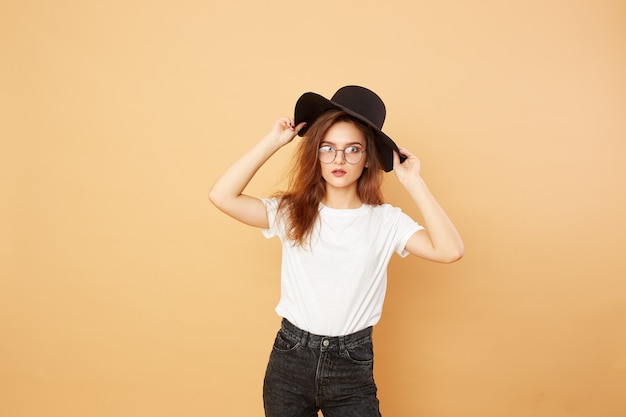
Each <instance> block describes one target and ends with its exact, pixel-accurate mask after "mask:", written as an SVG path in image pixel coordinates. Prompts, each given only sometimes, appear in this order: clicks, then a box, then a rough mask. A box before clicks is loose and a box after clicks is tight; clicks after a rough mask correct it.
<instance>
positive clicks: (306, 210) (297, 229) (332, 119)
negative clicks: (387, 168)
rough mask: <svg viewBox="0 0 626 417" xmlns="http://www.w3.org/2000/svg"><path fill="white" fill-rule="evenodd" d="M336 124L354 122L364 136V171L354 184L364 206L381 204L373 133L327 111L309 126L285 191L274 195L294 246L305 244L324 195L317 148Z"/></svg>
mask: <svg viewBox="0 0 626 417" xmlns="http://www.w3.org/2000/svg"><path fill="white" fill-rule="evenodd" d="M337 122H349V123H353V124H354V125H355V126H356V127H357V128H358V129H359V130H360V131H361V132H363V135H364V136H365V141H366V152H365V157H366V158H367V163H366V166H367V168H364V169H363V173H362V174H361V176H360V177H359V179H358V182H357V195H358V197H359V198H360V199H361V202H362V203H363V204H371V205H379V204H382V203H383V195H382V191H381V184H382V180H383V171H382V165H381V162H380V157H379V155H378V148H377V147H376V136H375V134H374V132H373V131H372V129H371V128H370V127H369V126H367V125H365V124H364V123H362V122H360V121H359V120H358V119H355V118H353V117H351V116H350V115H348V114H347V113H345V112H343V111H341V110H330V111H328V112H326V113H324V114H323V115H321V116H320V117H319V118H318V119H317V120H316V121H315V122H314V123H313V124H312V125H311V126H310V127H309V130H308V131H307V134H306V136H305V137H304V138H303V139H302V141H301V142H300V144H299V146H298V149H297V150H296V153H295V156H294V163H293V165H292V168H291V172H290V175H289V186H288V189H287V191H285V192H282V193H279V194H278V195H277V196H279V197H282V198H281V201H280V204H279V206H278V210H279V211H284V213H285V220H286V230H287V237H288V238H289V239H291V240H292V241H293V242H295V243H296V244H297V245H304V244H305V242H306V241H307V239H308V238H309V237H310V235H311V231H312V230H313V226H314V225H315V221H316V220H317V218H318V216H319V205H320V202H321V201H322V199H323V198H324V195H325V193H326V181H325V180H324V178H323V177H322V170H321V167H320V162H319V160H318V156H317V155H318V149H319V146H320V143H322V141H323V140H324V137H325V136H326V132H327V131H328V129H330V128H331V127H332V126H333V125H334V124H335V123H337Z"/></svg>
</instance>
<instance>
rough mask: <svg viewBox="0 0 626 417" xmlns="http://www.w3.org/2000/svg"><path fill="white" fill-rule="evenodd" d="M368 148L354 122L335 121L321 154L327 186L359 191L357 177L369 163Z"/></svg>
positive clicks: (321, 144) (326, 136) (322, 143)
mask: <svg viewBox="0 0 626 417" xmlns="http://www.w3.org/2000/svg"><path fill="white" fill-rule="evenodd" d="M365 151H366V140H365V136H364V135H363V132H361V130H359V128H358V127H357V126H356V125H355V124H354V123H351V122H345V121H341V122H337V123H335V124H334V125H332V126H331V127H330V129H328V131H327V132H326V135H325V136H324V139H323V140H322V142H321V143H320V147H319V154H318V157H319V161H320V166H321V170H322V177H323V178H324V180H325V181H326V187H332V188H337V189H347V188H354V190H355V191H356V185H357V181H358V179H359V178H360V177H361V173H363V168H364V167H366V166H367V157H366V155H365ZM333 156H334V159H333Z"/></svg>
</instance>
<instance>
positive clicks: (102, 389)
mask: <svg viewBox="0 0 626 417" xmlns="http://www.w3.org/2000/svg"><path fill="white" fill-rule="evenodd" d="M0 60H1V62H0V138H1V140H2V144H1V151H0V172H1V174H0V187H1V188H0V193H1V194H0V195H1V199H0V274H1V280H0V326H1V327H0V331H1V332H0V415H2V416H3V417H31V416H32V417H35V416H37V417H40V416H41V417H48V416H63V417H72V416H81V417H82V416H92V417H100V416H172V415H181V416H189V417H192V416H214V415H228V416H261V415H262V402H261V386H262V378H263V372H264V367H265V364H266V360H267V356H268V354H269V349H270V346H271V343H272V341H273V337H274V332H275V331H276V329H277V326H278V324H279V319H278V318H277V317H276V315H275V314H274V312H273V308H274V306H275V304H276V302H277V299H278V295H279V294H278V290H279V278H278V272H279V260H280V252H279V243H278V242H277V241H275V240H269V241H268V240H266V239H264V238H263V237H262V236H261V234H260V232H259V231H257V230H254V229H250V228H247V227H245V226H243V225H240V224H238V223H236V222H235V221H233V220H231V219H229V218H227V217H226V216H224V215H222V214H221V213H219V212H218V211H217V210H216V209H215V208H213V207H212V206H211V205H210V203H209V201H208V199H207V197H206V196H207V192H208V189H209V187H210V185H211V184H212V182H213V181H214V180H215V178H216V176H217V175H218V174H219V173H220V172H221V171H222V170H223V169H224V168H225V167H226V166H228V164H230V163H231V162H232V161H233V160H234V159H235V158H236V157H237V156H238V155H240V154H241V153H242V152H244V151H245V150H246V149H247V148H249V147H250V146H251V145H252V144H253V143H254V142H255V141H256V140H257V139H258V138H260V137H261V136H262V135H263V134H265V133H266V131H267V130H268V129H269V128H270V126H271V124H272V123H273V121H274V120H275V118H277V117H279V116H283V115H290V114H291V113H292V111H293V105H294V103H295V100H296V99H297V97H298V96H299V95H300V94H301V93H302V92H304V91H315V92H318V93H321V94H323V95H325V96H327V97H328V96H330V95H332V94H333V92H334V91H335V90H336V89H337V88H339V87H341V86H343V85H346V84H360V85H365V86H367V87H370V88H372V89H374V90H375V91H377V92H378V93H379V94H380V95H381V96H382V97H383V98H384V100H385V101H386V104H387V107H388V117H387V123H386V125H385V130H386V132H387V133H388V134H389V135H390V136H392V137H393V138H395V139H396V141H397V142H398V143H399V144H401V145H403V146H405V147H407V148H409V149H411V150H412V151H413V152H415V153H416V154H418V155H419V157H420V158H421V159H422V164H423V174H424V177H425V178H426V180H427V181H428V183H429V184H430V187H431V189H432V191H433V192H434V193H435V195H436V196H437V197H438V198H439V200H440V202H441V203H442V204H443V205H444V207H445V208H446V209H447V211H448V213H449V214H450V216H451V217H452V218H453V219H454V221H455V223H456V225H457V226H458V229H459V230H460V232H461V233H462V235H463V238H464V241H465V244H466V256H465V258H464V259H463V260H462V261H461V262H459V263H457V264H453V265H436V264H430V263H427V262H423V261H420V260H418V259H405V260H401V259H400V258H397V257H396V258H394V259H393V261H392V264H391V266H390V285H389V291H388V298H387V304H386V309H385V312H384V316H383V319H382V321H381V323H380V324H379V326H378V327H377V329H376V332H375V344H376V349H377V363H376V366H377V370H376V377H377V382H378V384H379V391H380V398H381V401H382V411H383V414H384V415H385V416H386V417H402V416H424V417H502V416H508V417H518V416H519V417H522V416H523V417H561V416H563V417H565V416H568V417H624V416H626V400H625V396H624V395H625V393H626V280H625V277H626V273H625V270H626V260H625V259H626V257H625V256H624V254H623V251H624V248H625V247H626V237H625V236H626V220H625V219H624V214H625V213H626V196H625V193H624V190H625V186H626V164H625V162H624V161H625V160H626V117H625V115H626V77H625V76H624V74H626V3H624V2H623V1H622V0H614V1H609V0H600V1H599V0H580V1H565V0H563V1H557V0H534V1H521V0H515V1H495V0H491V1H487V0H467V1H438V2H431V1H421V0H419V1H413V0H411V1H408V0H406V1H397V0H391V1H385V2H379V1H356V0H351V1H317V2H295V1H293V2H292V1H284V0H283V1H272V2H259V1H251V0H247V1H219V2H218V1H214V0H213V1H211V0H209V1H199V0H198V1H196V0H176V1H173V0H163V1H147V0H129V1H120V0H114V1H78V0H60V1H54V2H51V1H42V0H21V1H17V0H4V1H3V2H2V3H1V4H0ZM292 149H293V148H292V147H290V148H289V149H284V150H282V151H281V152H280V153H279V154H278V155H276V157H275V158H274V159H272V160H271V161H270V162H269V163H268V164H267V165H266V167H264V168H263V170H262V171H261V172H260V173H259V175H258V177H257V178H255V180H254V182H253V183H252V184H251V186H250V188H249V191H250V192H251V193H254V194H256V195H259V196H263V195H267V194H269V193H271V192H273V191H275V190H277V189H278V188H280V186H281V185H282V184H283V183H282V182H281V178H282V176H283V173H284V172H285V165H286V164H288V162H289V155H290V153H291V150H292ZM385 193H386V197H387V200H388V201H389V202H391V203H393V204H396V205H400V206H402V207H403V208H404V209H405V210H406V211H407V212H409V213H410V214H411V215H413V216H415V217H418V216H417V213H416V210H415V209H414V207H413V206H412V204H411V202H410V201H409V199H408V198H407V195H406V194H405V193H404V192H403V190H402V189H401V187H399V186H398V184H397V182H396V180H395V178H394V176H393V174H392V175H388V176H387V177H386V182H385Z"/></svg>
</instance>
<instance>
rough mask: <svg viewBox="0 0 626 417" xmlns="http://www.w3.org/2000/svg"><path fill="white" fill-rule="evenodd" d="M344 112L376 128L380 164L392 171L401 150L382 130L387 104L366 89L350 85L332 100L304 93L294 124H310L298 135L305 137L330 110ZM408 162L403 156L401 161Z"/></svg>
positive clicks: (386, 170)
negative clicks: (395, 157) (396, 156)
mask: <svg viewBox="0 0 626 417" xmlns="http://www.w3.org/2000/svg"><path fill="white" fill-rule="evenodd" d="M335 109H339V110H343V111H344V112H346V113H348V114H349V115H350V116H352V117H354V118H356V119H358V120H360V121H361V122H363V123H365V124H366V125H368V126H371V127H372V128H373V131H374V132H375V133H376V139H377V140H376V147H377V148H378V151H379V154H380V158H381V163H382V165H383V169H384V170H385V172H389V171H391V170H393V152H394V151H396V152H398V155H400V150H399V149H398V146H397V145H396V144H395V142H394V141H393V140H392V139H391V138H390V137H389V136H387V135H386V134H384V133H383V131H382V130H381V129H382V128H383V123H384V122H385V117H386V115H387V110H386V109H385V103H383V101H382V100H381V98H380V97H378V95H376V93H374V92H373V91H371V90H368V89H367V88H365V87H359V86H356V85H348V86H345V87H342V88H340V89H339V90H337V92H336V93H335V94H334V95H333V96H332V98H331V99H330V100H328V99H327V98H324V97H322V96H321V95H319V94H317V93H311V92H309V93H304V94H302V95H301V96H300V98H299V99H298V101H297V102H296V110H295V116H294V121H295V124H296V126H297V125H298V124H299V123H301V122H306V123H307V125H306V126H305V127H304V128H303V129H301V130H300V131H299V132H298V135H299V136H305V134H306V131H307V130H308V128H309V127H310V126H311V125H312V124H313V123H314V122H315V121H316V120H317V118H318V117H320V116H321V115H322V114H324V113H325V112H327V111H328V110H335ZM404 159H406V158H405V157H404V155H400V161H404Z"/></svg>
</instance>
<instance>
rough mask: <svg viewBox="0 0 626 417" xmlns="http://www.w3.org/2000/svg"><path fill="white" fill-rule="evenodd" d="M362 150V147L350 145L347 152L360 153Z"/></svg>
mask: <svg viewBox="0 0 626 417" xmlns="http://www.w3.org/2000/svg"><path fill="white" fill-rule="evenodd" d="M359 152H361V149H359V148H357V147H356V146H348V147H347V148H346V153H359Z"/></svg>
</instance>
